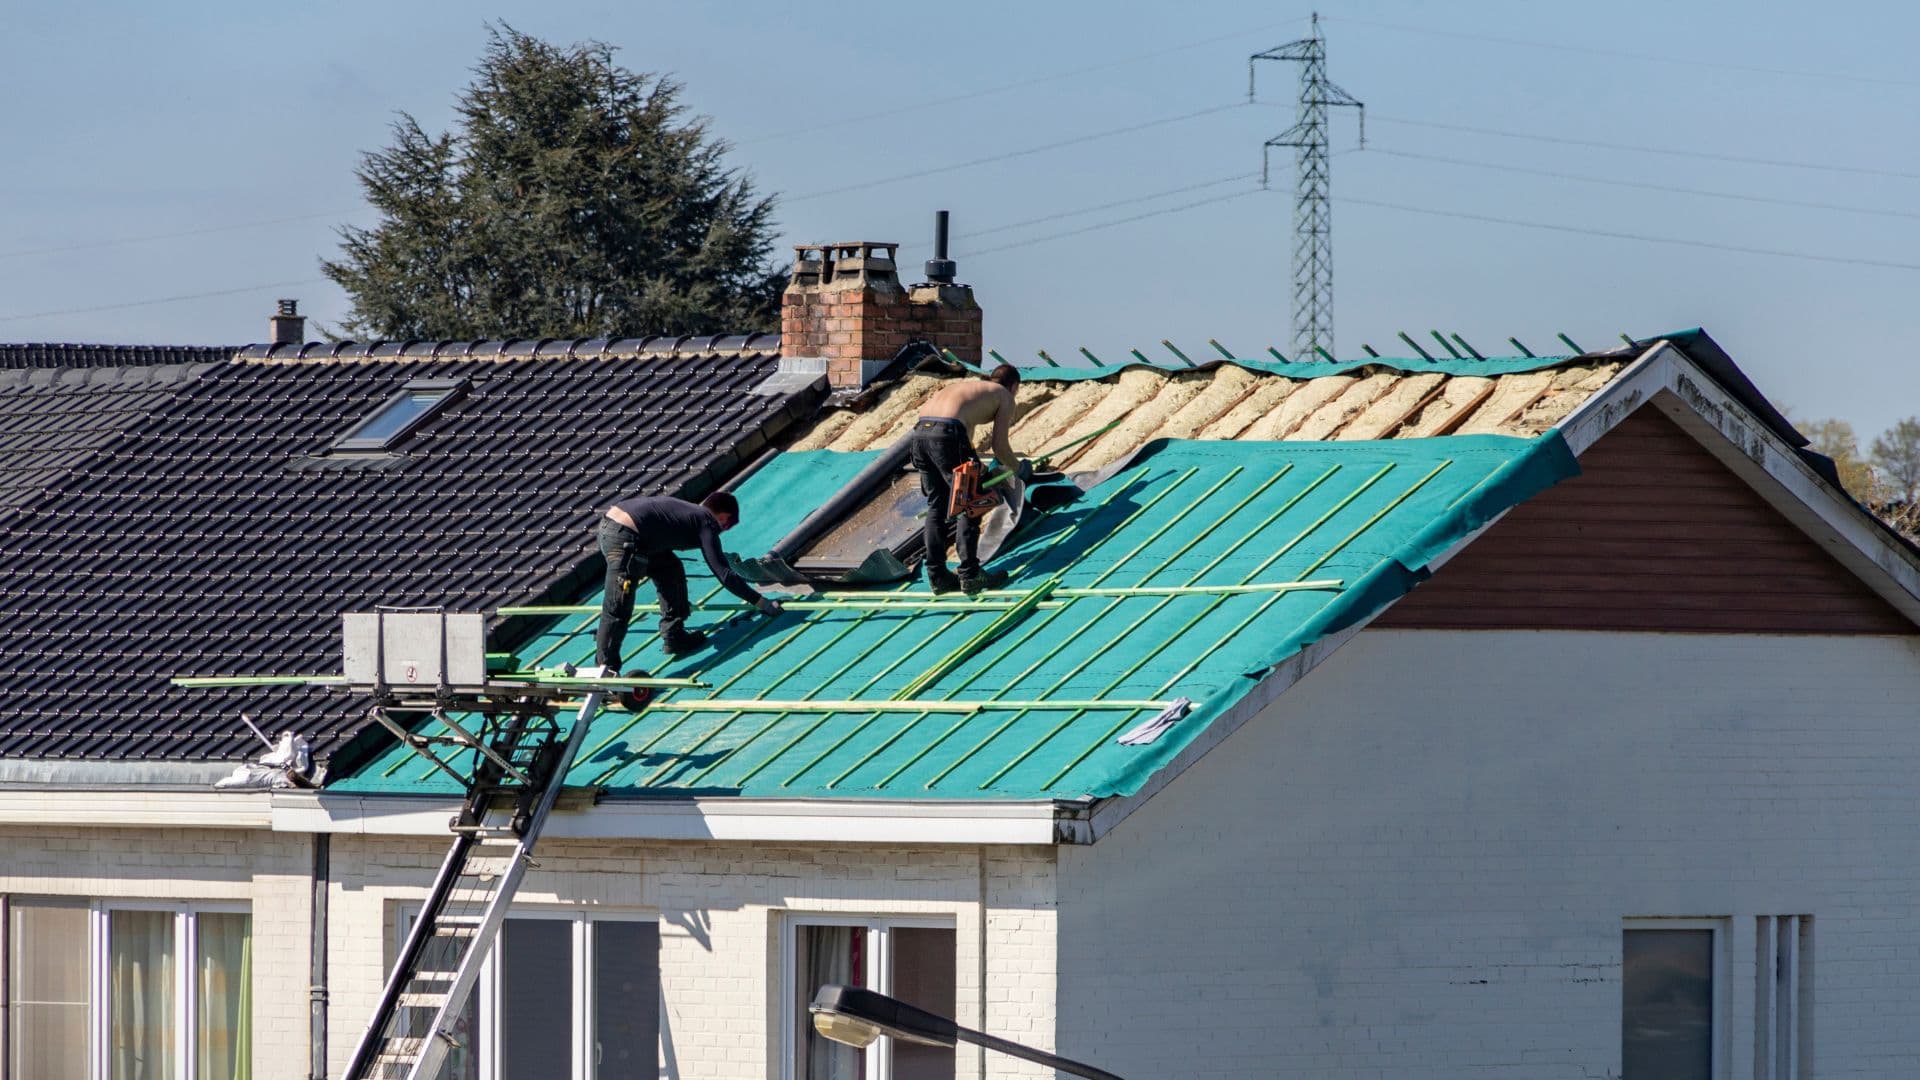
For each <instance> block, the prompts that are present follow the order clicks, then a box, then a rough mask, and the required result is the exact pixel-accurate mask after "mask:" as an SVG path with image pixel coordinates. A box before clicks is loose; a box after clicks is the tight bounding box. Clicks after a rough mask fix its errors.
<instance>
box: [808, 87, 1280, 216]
mask: <svg viewBox="0 0 1920 1080" xmlns="http://www.w3.org/2000/svg"><path fill="white" fill-rule="evenodd" d="M1245 105H1246V102H1244V101H1236V102H1233V103H1231V104H1227V105H1213V106H1209V107H1208V108H1205V109H1197V110H1195V111H1193V112H1190V113H1181V114H1180V115H1179V116H1164V117H1161V118H1160V119H1158V120H1147V121H1144V122H1142V123H1138V124H1127V125H1125V126H1124V127H1117V128H1108V129H1106V130H1105V131H1095V132H1090V133H1088V134H1086V135H1076V136H1073V137H1072V138H1068V139H1056V140H1055V141H1053V142H1048V143H1041V144H1039V145H1038V146H1029V147H1026V148H1024V149H1020V150H1009V151H1007V152H1006V153H1002V154H989V155H987V156H986V157H979V158H972V159H970V160H967V161H956V162H953V163H950V164H947V165H936V166H933V167H931V168H926V169H916V170H914V171H913V172H907V173H897V174H895V175H893V176H882V177H878V178H875V179H872V180H862V181H860V182H859V183H855V184H842V185H841V186H839V187H833V188H826V189H824V190H821V191H809V192H807V193H806V194H805V195H789V196H786V197H785V201H786V202H790V203H795V202H805V201H806V200H808V199H818V198H823V197H825V196H828V195H840V194H843V193H845V192H849V191H864V190H865V189H867V188H872V187H879V186H881V185H883V184H897V183H899V182H900V181H902V180H918V179H919V178H921V177H923V176H933V175H935V174H937V173H944V172H952V171H954V170H955V169H971V168H973V167H974V166H976V165H991V164H993V163H995V162H998V161H1011V160H1013V159H1014V158H1020V157H1027V156H1029V155H1032V154H1039V153H1044V152H1046V151H1048V150H1058V149H1060V148H1061V147H1065V146H1079V145H1081V144H1082V143H1090V142H1093V141H1095V140H1097V139H1106V138H1111V137H1112V136H1115V135H1127V134H1131V133H1133V132H1136V131H1145V130H1147V129H1148V128H1156V127H1164V126H1166V125H1168V124H1178V123H1182V122H1184V121H1187V120H1196V119H1198V118H1200V117H1202V116H1211V115H1213V114H1214V113H1219V112H1225V111H1227V110H1228V109H1238V108H1243V107H1244V106H1245Z"/></svg>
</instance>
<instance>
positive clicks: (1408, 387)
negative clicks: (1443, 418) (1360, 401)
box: [1334, 372, 1447, 439]
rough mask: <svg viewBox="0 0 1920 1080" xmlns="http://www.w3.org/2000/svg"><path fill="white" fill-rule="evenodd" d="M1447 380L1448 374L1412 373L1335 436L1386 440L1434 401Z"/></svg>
mask: <svg viewBox="0 0 1920 1080" xmlns="http://www.w3.org/2000/svg"><path fill="white" fill-rule="evenodd" d="M1446 381H1447V377H1446V376H1445V375H1441V374H1439V373H1437V372H1426V373H1425V374H1421V375H1409V376H1407V377H1406V378H1404V379H1401V380H1399V381H1398V382H1396V383H1394V384H1393V385H1392V386H1391V387H1389V388H1388V389H1387V392H1386V393H1384V394H1382V395H1380V396H1379V397H1378V398H1376V399H1375V400H1374V402H1373V404H1371V405H1369V406H1367V407H1366V409H1365V410H1363V411H1362V412H1361V413H1360V415H1359V416H1356V417H1354V418H1353V421H1352V422H1351V423H1349V424H1348V425H1347V426H1345V427H1343V428H1341V429H1340V431H1339V433H1338V434H1336V435H1334V438H1336V439H1384V438H1387V437H1388V436H1390V435H1392V434H1393V432H1394V430H1395V429H1396V428H1398V427H1399V426H1400V425H1401V424H1404V423H1406V422H1407V418H1408V417H1410V416H1412V415H1413V414H1414V413H1416V412H1418V411H1419V410H1420V407H1421V406H1422V405H1425V404H1426V403H1427V402H1428V401H1430V400H1432V398H1433V396H1434V395H1435V394H1438V393H1439V392H1440V384H1441V383H1444V382H1446Z"/></svg>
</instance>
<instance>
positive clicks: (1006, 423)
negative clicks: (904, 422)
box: [913, 364, 1021, 596]
mask: <svg viewBox="0 0 1920 1080" xmlns="http://www.w3.org/2000/svg"><path fill="white" fill-rule="evenodd" d="M1019 386H1020V369H1019V368H1016V367H1014V366H1013V365H1012V364H1001V365H1000V366H999V367H997V368H994V369H993V371H992V372H991V373H990V374H989V375H988V376H987V377H986V378H984V379H961V380H958V381H956V382H953V383H950V384H948V385H947V386H945V387H943V388H941V389H940V390H938V391H936V392H935V393H934V394H933V396H931V397H929V398H927V400H926V402H925V403H923V404H922V405H921V406H920V418H919V419H918V420H917V421H916V422H915V423H914V425H913V467H914V469H916V470H917V471H918V472H919V473H920V491H921V493H922V494H924V495H926V497H927V523H926V545H927V584H928V585H929V586H930V587H931V588H932V589H933V591H934V592H936V593H949V592H952V591H954V590H955V589H962V590H965V591H966V593H967V594H968V595H970V596H971V595H973V594H974V593H978V592H981V591H983V590H986V589H997V588H999V587H1000V586H1001V585H1004V584H1006V580H1007V576H1006V574H1005V573H1004V572H1001V571H997V570H995V571H983V570H981V568H980V553H979V545H980V521H979V519H977V518H973V517H969V516H968V515H966V514H961V515H958V516H957V517H954V518H953V521H952V527H951V529H949V527H948V518H949V516H950V515H949V512H948V507H949V505H950V504H951V501H952V499H953V470H954V467H955V466H957V465H959V464H960V463H961V462H963V461H977V460H979V457H978V455H976V454H975V453H974V452H973V429H974V426H975V425H978V424H985V423H989V422H990V423H992V424H993V457H994V460H995V461H996V462H998V463H999V465H1000V467H1001V468H1002V469H1005V470H1007V471H1009V472H1020V471H1021V462H1020V461H1019V459H1018V458H1016V457H1015V456H1014V453H1013V447H1012V445H1011V444H1010V443H1008V441H1007V432H1008V431H1009V429H1011V428H1012V427H1013V411H1014V403H1013V392H1014V390H1015V389H1017V388H1018V387H1019ZM949 532H952V533H953V542H954V546H955V547H956V548H957V549H958V550H959V555H960V564H959V570H960V573H959V576H958V577H956V576H954V573H953V571H951V570H948V569H947V538H948V533H949Z"/></svg>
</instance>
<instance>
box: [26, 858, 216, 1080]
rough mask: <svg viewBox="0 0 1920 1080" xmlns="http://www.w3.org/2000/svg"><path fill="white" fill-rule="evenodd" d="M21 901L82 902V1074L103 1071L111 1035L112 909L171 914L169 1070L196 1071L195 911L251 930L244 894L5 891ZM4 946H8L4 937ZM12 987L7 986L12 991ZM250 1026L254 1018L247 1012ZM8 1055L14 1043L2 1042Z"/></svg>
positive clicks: (74, 904)
mask: <svg viewBox="0 0 1920 1080" xmlns="http://www.w3.org/2000/svg"><path fill="white" fill-rule="evenodd" d="M22 901H25V902H27V903H30V904H45V905H49V906H55V905H57V906H62V907H73V908H82V909H85V911H86V912H87V955H86V957H85V958H84V959H83V960H82V963H83V965H84V969H85V971H86V982H87V1029H86V1030H87V1076H89V1077H91V1078H96V1080H97V1078H99V1077H104V1076H105V1075H106V1071H107V1065H108V1060H107V1048H108V1046H109V1045H111V1040H112V1037H113V1032H112V1021H111V1018H110V1017H109V1016H108V1000H107V999H108V994H109V991H110V990H111V988H112V953H111V951H110V946H111V937H110V935H111V928H112V920H113V913H114V912H116V911H153V912H164V913H168V914H171V915H172V916H173V950H172V952H173V999H174V1002H175V1010H174V1016H173V1035H174V1050H173V1070H174V1075H175V1076H179V1077H192V1076H194V1075H196V1072H197V1069H198V1066H199V1061H198V1055H199V1049H200V1042H199V1039H198V1038H197V1035H198V1034H199V1020H200V1001H199V985H198V982H197V981H196V980H195V978H194V974H195V972H196V971H197V970H198V965H199V954H200V927H199V916H200V915H245V916H246V917H247V934H248V935H249V937H251V936H252V934H253V932H254V926H253V905H252V904H250V903H248V902H247V901H245V900H155V899H151V898H142V897H78V896H48V895H40V894H37V893H34V894H29V893H19V894H12V895H9V896H8V897H7V906H8V908H9V909H11V907H12V906H13V905H15V904H18V903H20V902H22ZM11 932H12V926H11V925H10V923H9V925H6V926H0V933H4V934H10V933H11ZM7 947H8V949H9V951H10V950H11V949H12V947H13V943H12V941H11V940H9V941H8V942H7ZM11 977H12V972H11V971H6V972H0V978H8V979H10V978H11ZM11 989H12V988H11V987H9V988H8V990H9V994H11ZM247 1023H248V1028H249V1031H251V1028H252V1023H253V1018H252V1016H251V1015H249V1016H248V1018H247ZM6 1052H7V1053H8V1054H9V1055H11V1054H12V1053H13V1047H12V1046H11V1045H10V1044H9V1045H7V1046H6Z"/></svg>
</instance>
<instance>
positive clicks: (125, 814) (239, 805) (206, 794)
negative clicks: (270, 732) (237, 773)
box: [0, 787, 273, 829]
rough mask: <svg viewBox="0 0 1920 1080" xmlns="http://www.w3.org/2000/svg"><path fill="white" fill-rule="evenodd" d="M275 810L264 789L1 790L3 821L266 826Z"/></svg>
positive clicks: (41, 823) (152, 825) (121, 824)
mask: <svg viewBox="0 0 1920 1080" xmlns="http://www.w3.org/2000/svg"><path fill="white" fill-rule="evenodd" d="M272 809H273V808H272V804H271V803H270V801H269V793H268V792H265V791H152V790H142V789H138V788H131V789H130V788H118V789H100V788H95V789H65V790H59V789H48V788H26V787H21V788H5V789H0V825H55V826H58V825H65V826H75V825H82V826H120V827H124V828H155V827H162V828H188V829H265V828H267V827H269V826H270V825H271V824H272V822H273V812H272Z"/></svg>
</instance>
